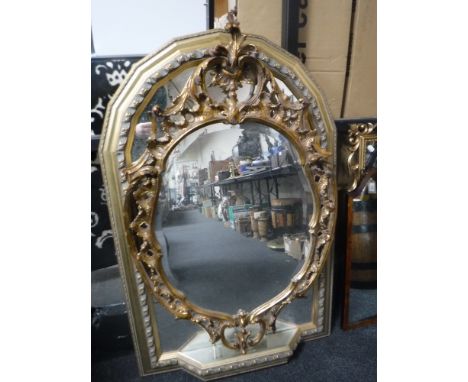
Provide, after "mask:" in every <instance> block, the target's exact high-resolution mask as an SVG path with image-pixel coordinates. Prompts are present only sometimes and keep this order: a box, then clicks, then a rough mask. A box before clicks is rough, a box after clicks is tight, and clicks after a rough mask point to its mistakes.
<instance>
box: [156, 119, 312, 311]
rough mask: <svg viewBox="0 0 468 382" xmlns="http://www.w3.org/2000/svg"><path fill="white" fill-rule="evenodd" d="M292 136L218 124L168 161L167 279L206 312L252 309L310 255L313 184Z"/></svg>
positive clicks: (164, 197)
mask: <svg viewBox="0 0 468 382" xmlns="http://www.w3.org/2000/svg"><path fill="white" fill-rule="evenodd" d="M298 158H299V157H298V154H297V153H296V150H295V149H294V147H293V145H292V144H291V143H290V142H289V141H288V139H287V138H286V137H285V136H283V135H282V134H280V133H279V132H278V131H276V130H274V129H273V128H271V127H268V126H266V125H262V124H260V123H256V122H246V123H242V124H240V125H228V124H221V123H220V124H212V125H208V126H206V127H203V128H201V129H199V130H197V131H195V132H194V133H192V134H190V135H188V136H186V137H185V138H184V139H182V140H181V141H180V142H179V143H178V144H177V146H176V147H175V148H174V150H173V151H172V153H171V154H170V156H169V157H168V160H167V163H166V169H165V172H164V175H163V178H162V179H163V181H162V185H161V188H160V193H159V199H158V204H157V213H156V215H155V219H156V221H155V224H154V227H156V232H155V234H156V237H157V240H158V242H159V244H160V246H161V249H162V253H163V267H164V270H165V273H166V275H167V276H168V278H169V280H170V282H171V283H172V284H173V286H175V287H176V288H177V289H179V290H180V291H182V292H183V293H184V294H185V295H186V296H187V298H188V299H189V300H190V301H191V302H193V303H195V304H197V305H199V306H201V307H202V308H205V309H210V310H216V311H221V312H225V313H228V314H235V313H236V312H237V311H238V310H239V309H243V310H246V311H250V310H252V309H254V308H256V307H258V306H259V305H261V304H263V303H265V302H267V301H268V300H269V299H271V298H273V297H275V296H276V295H277V294H278V293H280V292H281V291H282V290H284V289H285V288H286V287H287V286H288V284H289V283H290V282H291V278H292V277H293V275H294V274H295V273H297V271H298V270H299V269H300V268H301V266H302V264H303V261H304V257H305V256H307V255H308V252H309V251H308V250H309V243H308V234H307V232H308V228H307V227H308V223H309V221H310V219H311V216H312V211H313V199H312V194H311V189H310V186H309V183H308V182H307V180H306V177H305V175H304V173H303V169H302V166H300V165H299V164H298Z"/></svg>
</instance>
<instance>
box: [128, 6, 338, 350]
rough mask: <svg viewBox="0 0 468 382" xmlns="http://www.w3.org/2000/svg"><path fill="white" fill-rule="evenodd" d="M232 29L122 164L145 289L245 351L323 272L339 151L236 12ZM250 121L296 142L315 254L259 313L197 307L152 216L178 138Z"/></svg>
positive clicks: (331, 225)
mask: <svg viewBox="0 0 468 382" xmlns="http://www.w3.org/2000/svg"><path fill="white" fill-rule="evenodd" d="M226 30H227V31H228V32H229V33H230V36H231V39H230V42H229V43H228V44H227V45H218V46H216V47H215V48H214V49H212V50H210V51H209V52H208V54H207V55H206V56H205V57H204V58H203V59H202V60H200V63H198V64H197V66H196V68H195V70H194V71H193V73H192V74H191V75H190V77H189V79H188V81H187V82H186V84H185V87H184V88H183V89H182V90H181V92H180V94H179V95H178V96H177V98H175V99H174V100H173V102H172V104H171V105H169V106H168V107H166V108H165V109H164V110H162V109H161V108H159V107H154V108H153V109H152V111H151V114H152V133H151V136H150V137H149V138H148V140H147V147H146V150H145V152H144V153H143V155H142V156H141V157H140V158H139V159H138V160H136V161H135V162H133V163H131V164H128V165H126V166H125V168H124V169H123V171H124V174H125V177H126V182H127V184H128V187H127V188H126V189H125V205H124V208H125V213H124V216H125V219H126V224H127V227H128V236H129V241H130V247H131V252H132V256H133V259H134V262H135V265H136V267H137V269H138V271H139V272H140V273H141V275H142V278H143V280H144V283H145V285H146V288H147V290H148V291H149V292H150V293H152V294H153V295H154V296H155V298H156V300H157V301H158V302H159V303H160V304H161V305H162V306H164V307H165V308H166V309H167V310H168V311H169V312H171V313H172V315H173V316H174V317H176V318H178V319H186V320H190V321H192V322H193V323H195V324H198V325H200V326H201V327H202V328H203V329H205V330H206V332H207V333H208V334H209V336H210V339H211V341H212V342H213V343H215V342H217V341H222V343H223V344H224V345H225V346H226V347H228V348H230V349H236V350H239V351H240V352H241V353H242V354H245V353H246V352H247V351H248V349H249V348H250V347H253V346H255V345H256V344H258V343H259V342H260V341H261V340H262V338H263V337H264V336H265V334H266V333H267V332H268V331H275V322H276V319H277V317H278V315H279V313H280V312H281V310H282V309H283V308H284V307H285V306H286V305H287V304H289V303H291V302H292V301H293V300H294V299H296V298H298V297H304V296H305V294H306V292H307V290H308V289H309V287H310V286H311V285H312V283H313V282H314V280H316V279H317V276H318V275H319V273H320V272H321V270H322V268H323V266H324V263H325V261H326V259H327V256H328V252H329V250H330V246H331V241H332V238H333V232H334V224H335V194H336V188H335V178H334V163H333V160H334V156H333V155H332V153H331V152H330V151H329V150H330V149H327V148H323V146H324V145H321V138H320V134H319V133H318V130H317V127H316V126H315V122H314V119H313V118H312V117H311V114H310V113H311V111H310V109H311V108H310V104H309V102H306V101H305V100H304V99H303V98H296V97H294V96H292V95H287V94H286V93H285V92H284V91H283V90H282V88H281V86H280V84H279V83H278V81H277V80H276V78H275V75H274V74H273V72H272V71H271V70H270V68H268V66H267V65H265V63H264V62H262V60H261V59H259V56H260V54H261V53H259V51H258V50H257V48H256V47H255V46H254V45H252V44H246V43H245V38H246V35H244V34H242V33H241V32H240V29H239V23H238V22H237V20H236V19H235V17H234V16H233V15H232V14H231V13H230V14H229V18H228V24H227V26H226ZM156 86H157V83H156ZM213 88H218V89H219V90H220V91H219V92H218V94H222V96H221V97H214V96H212V89H213ZM245 89H248V92H247V93H248V95H245V93H246V92H245V91H244V92H243V93H242V94H243V97H241V96H240V94H241V93H240V90H245ZM241 98H242V99H241ZM248 120H250V121H257V122H261V123H264V124H266V125H268V126H270V127H272V128H274V129H276V130H277V131H279V132H280V133H282V134H284V135H285V136H287V137H288V138H289V139H290V141H291V142H292V143H293V145H294V146H295V148H296V149H297V151H298V153H299V156H300V161H301V165H302V166H303V169H304V173H305V175H306V177H307V179H308V181H309V183H310V186H311V189H312V192H313V200H314V214H313V216H312V218H311V220H310V222H309V234H310V236H309V241H310V243H311V245H310V253H309V256H306V257H305V260H304V262H303V265H302V267H301V269H300V270H299V271H298V273H297V274H296V275H295V276H294V277H293V278H292V279H291V281H290V283H289V285H288V286H287V287H286V288H285V289H284V290H283V291H282V292H281V293H279V294H278V295H277V296H276V297H274V298H272V299H271V300H269V301H266V302H265V303H263V304H262V305H260V306H258V307H257V308H255V309H254V310H252V311H250V312H246V311H243V310H239V311H238V312H237V314H235V315H230V314H227V313H223V312H217V311H212V310H207V309H204V308H202V307H200V306H198V305H196V304H193V303H192V302H191V301H189V300H188V299H187V298H186V296H185V295H184V293H183V292H181V291H179V290H177V289H176V288H175V287H174V286H173V285H172V284H171V283H170V282H169V280H168V278H167V276H166V274H165V272H164V269H163V266H162V256H163V255H162V251H161V247H160V245H159V243H158V241H157V239H156V236H155V223H154V220H155V219H154V216H155V213H156V209H157V203H158V195H159V191H160V187H161V185H162V175H163V172H164V170H165V165H166V161H167V158H168V156H169V154H170V153H171V152H172V150H173V149H174V148H175V146H177V144H178V143H179V142H180V140H181V139H183V138H184V137H186V136H187V135H189V134H191V133H192V132H194V131H196V130H198V129H199V128H202V127H204V126H206V125H209V124H212V123H226V124H240V123H242V122H244V121H248ZM325 146H326V145H325ZM328 147H333V146H332V145H329V146H328ZM253 327H256V330H255V331H253V330H252V328H253ZM228 328H231V329H233V330H234V332H235V334H234V336H232V335H231V336H228V335H227V334H226V329H228ZM231 331H232V330H231Z"/></svg>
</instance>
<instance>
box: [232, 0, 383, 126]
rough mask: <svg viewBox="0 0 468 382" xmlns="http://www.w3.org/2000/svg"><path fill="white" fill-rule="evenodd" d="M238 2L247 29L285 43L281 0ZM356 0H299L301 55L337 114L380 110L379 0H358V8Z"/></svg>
mask: <svg viewBox="0 0 468 382" xmlns="http://www.w3.org/2000/svg"><path fill="white" fill-rule="evenodd" d="M237 4H238V19H239V21H240V23H241V30H242V31H243V32H245V33H252V34H258V35H263V36H265V37H267V38H268V39H270V40H271V41H273V42H274V43H276V44H278V45H281V35H282V0H273V1H265V0H238V3H237ZM352 5H353V1H352V0H303V1H300V10H299V26H300V28H299V56H300V57H301V59H302V60H303V62H304V65H305V66H306V68H307V69H308V70H309V73H310V74H311V76H312V78H313V79H314V80H315V82H316V83H317V85H318V86H319V87H320V89H321V90H322V91H323V92H324V94H325V97H326V99H327V102H328V105H329V106H330V109H331V112H332V115H333V117H334V118H335V119H339V118H364V117H375V116H376V114H377V110H376V105H377V101H376V88H377V86H376V82H377V80H376V72H377V69H376V66H377V62H376V61H377V58H376V23H377V22H376V18H377V15H376V8H377V5H376V0H356V8H355V10H354V14H353V9H352ZM352 21H353V35H352V36H351V24H352ZM350 38H352V50H351V57H349V59H348V54H349V46H350ZM348 61H349V63H350V65H349V68H348ZM347 71H348V78H346V74H347Z"/></svg>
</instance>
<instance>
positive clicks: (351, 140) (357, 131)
mask: <svg viewBox="0 0 468 382" xmlns="http://www.w3.org/2000/svg"><path fill="white" fill-rule="evenodd" d="M373 141H377V123H376V122H375V123H373V122H367V123H352V124H350V125H349V129H348V140H347V142H346V145H347V150H348V153H349V154H348V158H347V164H348V171H349V175H350V176H351V178H350V179H351V184H350V186H349V187H348V189H347V193H346V206H345V209H346V214H345V215H346V219H345V220H346V222H345V223H346V234H345V236H346V246H345V256H344V260H345V261H344V267H345V269H344V278H343V298H342V309H341V327H342V329H343V330H352V329H357V328H361V327H365V326H369V325H375V324H377V313H376V314H375V315H372V316H369V317H365V318H362V319H360V320H357V321H353V322H352V321H351V320H350V317H349V316H350V304H351V302H350V294H351V275H352V257H353V252H352V239H353V235H352V221H353V198H354V197H355V196H356V195H358V194H359V193H360V192H361V191H362V183H363V182H364V181H365V178H366V175H367V174H366V161H365V156H366V147H367V142H373Z"/></svg>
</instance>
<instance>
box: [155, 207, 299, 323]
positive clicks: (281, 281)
mask: <svg viewBox="0 0 468 382" xmlns="http://www.w3.org/2000/svg"><path fill="white" fill-rule="evenodd" d="M163 233H164V236H165V239H166V242H167V249H166V250H167V251H168V256H167V260H168V262H167V263H166V264H168V265H169V267H170V273H172V276H173V277H174V278H175V284H176V285H177V287H178V288H180V289H181V290H182V291H183V292H184V293H185V294H186V295H187V296H188V297H189V298H190V299H191V300H192V301H193V302H195V303H197V304H199V305H201V306H203V307H205V308H208V309H214V310H221V311H224V312H229V313H231V314H234V313H236V312H237V310H238V309H240V308H241V309H244V310H247V311H249V310H252V309H254V308H255V307H257V306H258V305H260V304H261V303H263V302H266V301H267V300H268V299H270V298H272V297H274V296H275V295H276V294H278V293H279V292H281V291H282V290H283V289H284V288H285V287H286V286H287V285H288V284H289V282H290V280H291V277H292V276H293V275H294V273H295V272H296V270H297V269H298V262H297V260H295V259H293V258H292V257H290V256H288V255H286V254H284V253H281V252H276V251H273V250H271V249H269V248H268V247H267V246H266V245H265V243H264V242H261V241H259V240H257V239H253V238H250V237H245V236H243V235H241V234H239V233H238V232H236V231H234V230H233V229H231V228H228V227H225V226H224V224H223V223H222V222H220V221H217V220H214V219H209V218H207V217H205V216H203V215H202V214H201V213H200V212H199V211H198V210H185V211H173V212H170V213H169V216H168V219H167V221H166V222H165V223H164V225H163Z"/></svg>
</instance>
